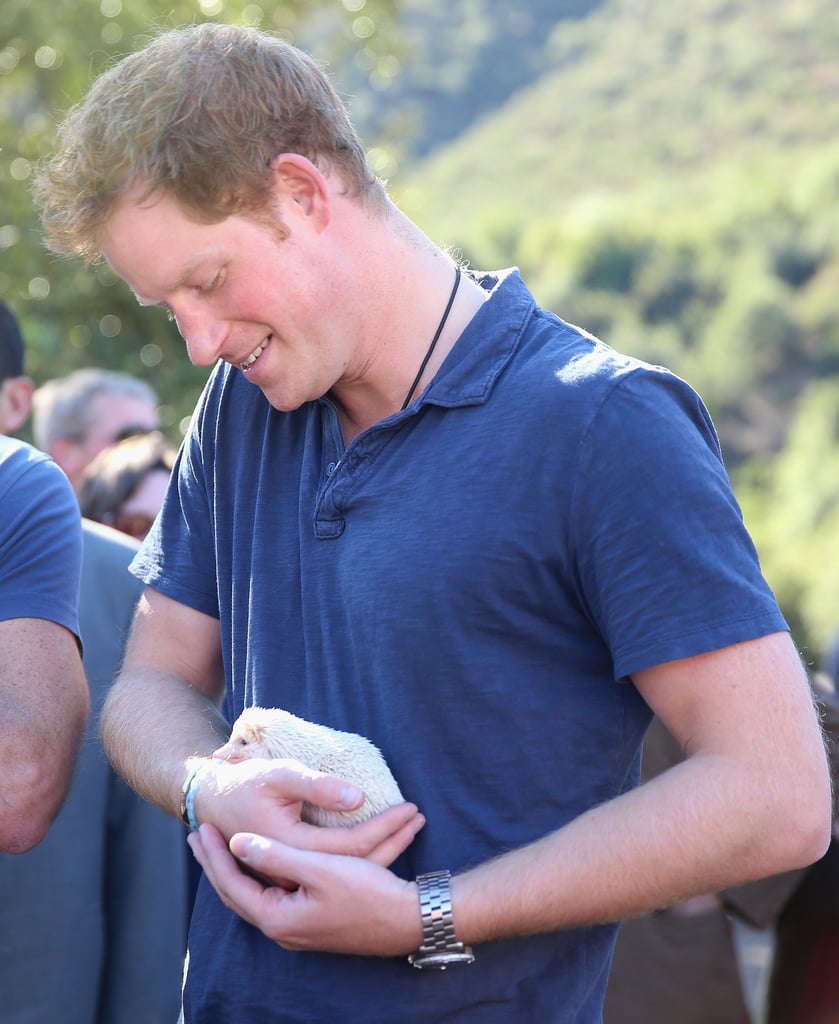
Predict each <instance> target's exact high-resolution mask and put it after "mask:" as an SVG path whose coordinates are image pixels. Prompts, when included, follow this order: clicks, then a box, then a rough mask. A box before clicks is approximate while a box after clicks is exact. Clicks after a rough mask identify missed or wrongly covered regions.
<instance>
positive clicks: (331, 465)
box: [326, 462, 335, 476]
mask: <svg viewBox="0 0 839 1024" xmlns="http://www.w3.org/2000/svg"><path fill="white" fill-rule="evenodd" d="M334 472H335V463H334V462H330V463H329V465H328V466H327V467H326V475H327V476H332V474H333V473H334Z"/></svg>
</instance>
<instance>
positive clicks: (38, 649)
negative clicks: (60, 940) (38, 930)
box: [0, 619, 89, 853]
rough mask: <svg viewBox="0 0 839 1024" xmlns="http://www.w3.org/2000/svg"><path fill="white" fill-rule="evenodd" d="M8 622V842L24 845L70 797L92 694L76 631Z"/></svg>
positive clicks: (0, 694)
mask: <svg viewBox="0 0 839 1024" xmlns="http://www.w3.org/2000/svg"><path fill="white" fill-rule="evenodd" d="M2 626H3V629H2V632H3V644H4V651H5V658H4V665H3V672H2V678H0V729H1V730H2V736H3V743H2V746H1V747H0V777H2V779H3V796H2V799H0V849H3V850H4V851H6V852H9V853H23V852H25V851H26V850H29V849H31V848H32V847H33V846H35V845H36V844H37V843H39V842H40V841H41V839H43V837H44V835H45V834H46V832H47V829H48V828H49V826H50V824H51V823H52V821H53V819H54V818H55V816H56V814H58V812H59V810H60V808H61V805H62V803H63V802H64V798H65V796H66V794H67V790H68V789H69V787H70V782H71V780H72V777H73V769H74V767H75V763H76V757H77V756H78V752H79V747H80V745H81V741H82V738H83V736H84V731H85V726H86V724H87V716H88V711H89V697H88V689H87V681H86V680H85V676H84V671H83V669H82V663H81V657H80V655H79V651H78V646H77V643H76V638H75V637H74V636H72V635H71V634H70V633H68V632H67V631H66V630H64V629H63V628H62V627H61V626H58V625H56V624H55V623H52V622H47V621H44V620H39V619H32V620H26V619H19V620H14V621H9V622H4V623H3V624H2Z"/></svg>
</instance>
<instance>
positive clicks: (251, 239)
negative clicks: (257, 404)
mask: <svg viewBox="0 0 839 1024" xmlns="http://www.w3.org/2000/svg"><path fill="white" fill-rule="evenodd" d="M292 205H293V204H292ZM290 213H291V222H289V221H288V220H286V221H285V223H286V224H287V225H288V231H289V234H288V237H286V238H284V239H281V238H280V237H279V233H278V229H277V228H278V226H279V220H278V221H277V225H276V226H272V225H271V224H270V223H265V222H262V221H257V220H254V219H250V218H246V217H240V216H232V217H228V218H226V219H225V220H223V221H220V222H218V223H214V224H203V223H198V222H196V221H194V220H192V219H190V218H189V217H187V216H186V214H185V213H184V211H183V209H182V208H181V206H180V205H179V204H178V203H177V202H176V201H175V200H174V199H172V198H171V197H170V196H168V195H166V194H157V195H156V196H154V197H152V198H151V199H149V200H139V199H138V197H137V196H136V195H132V194H131V193H129V195H128V196H126V197H125V198H124V199H123V200H122V201H121V202H120V204H119V205H118V206H117V208H116V210H115V212H114V213H113V215H112V216H111V219H110V220H109V222H108V224H107V227H106V230H105V234H104V237H103V239H102V245H101V248H102V254H103V255H104V257H105V259H106V260H107V261H108V263H109V264H110V265H111V267H112V268H113V269H114V271H115V272H116V273H117V274H119V276H120V277H122V278H124V280H125V281H126V282H127V283H128V285H129V286H130V287H131V288H132V290H133V291H134V293H135V295H136V296H137V299H138V301H139V302H140V303H141V304H142V305H162V306H164V307H165V308H166V309H168V310H169V312H170V314H171V316H172V317H173V319H174V320H175V322H176V323H177V325H178V330H179V331H180V333H181V335H182V337H183V338H184V340H185V341H186V347H187V352H188V353H189V358H190V360H191V361H192V362H193V363H195V364H196V365H199V366H208V365H211V364H212V363H214V362H215V361H216V360H217V359H223V360H225V361H226V362H228V363H231V364H232V365H233V366H236V367H238V368H239V370H240V371H241V372H242V373H243V374H244V376H245V377H246V379H247V380H249V381H250V382H251V383H253V384H255V385H257V386H258V387H259V388H260V389H261V390H262V391H263V392H264V394H265V395H266V397H267V398H268V401H269V402H271V404H272V405H273V406H275V408H277V409H280V410H290V409H295V408H297V407H299V406H300V405H302V404H303V403H304V402H306V401H310V400H312V399H314V398H318V397H320V396H321V395H323V394H325V393H326V392H327V391H328V390H329V389H330V387H332V385H333V384H335V383H336V381H338V380H340V379H341V377H342V375H343V374H344V373H345V372H346V369H347V361H348V360H347V354H346V352H347V345H346V342H345V337H346V334H347V332H346V331H342V330H340V329H339V327H338V322H337V318H336V316H335V310H334V308H332V307H331V306H330V305H329V288H328V284H326V285H325V283H324V279H325V278H327V274H326V272H325V269H324V266H323V263H322V261H323V259H324V253H325V251H326V246H325V245H324V244H323V242H322V232H321V230H319V229H318V228H317V227H316V226H314V225H310V224H309V223H308V222H307V217H306V214H305V213H299V212H298V211H297V210H296V209H292V210H291V211H290ZM330 325H331V326H330Z"/></svg>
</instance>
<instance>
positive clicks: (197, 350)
mask: <svg viewBox="0 0 839 1024" xmlns="http://www.w3.org/2000/svg"><path fill="white" fill-rule="evenodd" d="M172 314H173V316H174V317H175V323H176V324H177V326H178V331H179V333H180V335H181V337H182V338H183V339H184V341H185V342H186V351H187V355H188V356H189V361H190V362H191V363H192V364H193V365H195V366H212V364H213V363H215V362H216V361H217V360H218V359H219V358H220V357H221V350H222V346H223V344H224V339H225V338H226V336H227V329H226V326H225V324H224V323H223V322H222V321H221V320H219V319H218V318H217V317H215V316H213V315H212V314H210V313H209V312H208V311H207V310H202V309H198V308H196V307H194V306H191V305H186V304H183V305H179V306H178V307H177V308H175V307H173V308H172Z"/></svg>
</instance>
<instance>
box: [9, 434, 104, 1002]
mask: <svg viewBox="0 0 839 1024" xmlns="http://www.w3.org/2000/svg"><path fill="white" fill-rule="evenodd" d="M0 427H2V424H0ZM0 508H2V510H3V515H2V518H1V519H0V707H2V716H0V779H2V781H0V792H2V799H0V851H3V852H0V858H2V859H6V858H8V859H9V860H10V861H13V862H14V861H19V859H20V858H19V856H14V857H13V856H10V855H12V854H14V855H20V854H23V853H25V852H26V851H28V850H31V849H32V848H33V847H35V846H37V844H38V843H41V842H42V841H43V839H44V837H45V836H46V835H47V831H48V829H49V828H50V826H51V825H52V823H53V821H54V819H55V817H56V815H57V814H58V812H59V810H60V808H61V805H62V804H63V803H64V799H65V797H66V795H67V791H68V789H69V787H70V780H71V778H72V775H73V769H74V766H75V764H76V760H77V757H78V753H79V747H80V744H81V740H82V736H83V735H84V728H85V723H86V721H87V716H88V710H89V698H88V692H87V684H86V682H85V677H84V671H83V669H82V660H81V653H80V649H79V639H78V638H79V624H78V610H77V597H78V586H79V572H80V568H81V528H80V526H79V522H78V510H77V509H76V505H75V500H74V498H73V494H72V491H71V490H70V487H69V485H68V483H67V480H66V479H65V477H64V475H63V473H61V471H60V470H59V469H58V467H57V466H56V465H55V464H54V463H53V462H52V461H51V460H50V459H48V458H47V457H46V456H44V455H43V454H42V453H41V452H38V451H36V450H35V449H34V448H32V447H30V446H29V445H28V444H26V443H24V442H23V441H16V440H14V439H12V438H9V437H6V436H0ZM30 909H31V908H30ZM0 935H2V938H0V946H2V944H5V943H6V942H7V941H16V936H15V935H14V933H9V934H7V933H5V932H0ZM2 961H3V950H2V949H0V962H2ZM4 996H5V993H4Z"/></svg>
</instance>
